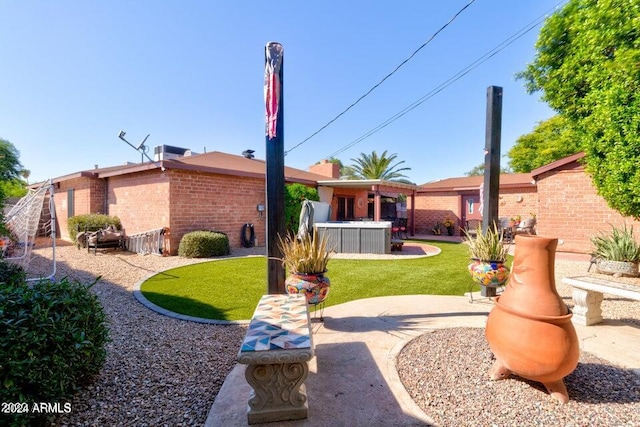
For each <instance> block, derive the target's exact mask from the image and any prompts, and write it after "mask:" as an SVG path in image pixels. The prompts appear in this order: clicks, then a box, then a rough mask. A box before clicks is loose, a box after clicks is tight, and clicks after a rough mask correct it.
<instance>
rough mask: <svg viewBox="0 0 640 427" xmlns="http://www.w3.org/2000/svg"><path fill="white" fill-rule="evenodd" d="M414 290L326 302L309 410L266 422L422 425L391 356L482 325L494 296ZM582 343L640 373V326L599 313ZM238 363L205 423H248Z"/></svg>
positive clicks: (317, 331) (317, 328)
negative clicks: (434, 334) (449, 331)
mask: <svg viewBox="0 0 640 427" xmlns="http://www.w3.org/2000/svg"><path fill="white" fill-rule="evenodd" d="M479 298H480V296H479V294H476V295H475V296H474V302H473V303H470V302H469V298H468V296H467V297H455V296H432V295H417V296H416V295H412V296H396V297H382V298H371V299H365V300H358V301H352V302H349V303H345V304H341V305H338V306H332V307H328V308H326V309H325V311H324V319H325V320H324V323H320V322H317V321H314V322H312V326H313V330H314V335H313V339H314V344H315V349H316V357H315V358H314V359H313V360H312V361H311V362H310V372H309V377H308V378H307V381H306V385H307V394H308V399H309V416H308V418H307V419H305V420H299V421H287V422H276V423H269V424H264V425H265V426H272V427H276V426H323V427H324V426H330V425H345V426H346V425H349V426H370V425H375V424H376V423H379V422H380V420H385V425H386V426H411V425H416V426H417V425H428V424H429V423H431V422H432V421H431V420H430V418H429V417H428V416H427V415H426V414H425V413H424V412H422V410H421V409H420V408H419V407H418V406H417V405H416V404H415V403H414V402H413V400H412V399H411V397H410V396H409V395H408V393H407V392H406V391H405V389H404V387H403V385H402V383H401V382H400V379H399V377H398V373H397V369H396V366H395V363H396V356H397V354H398V353H399V352H400V350H401V349H402V348H403V347H404V346H405V345H406V343H408V342H409V341H411V339H413V338H414V337H416V336H418V335H421V334H424V333H427V332H429V331H430V330H434V329H439V328H452V327H473V328H483V327H484V326H485V322H486V318H487V316H488V314H489V312H490V311H491V309H492V307H493V301H492V300H489V299H479ZM576 331H577V333H578V337H579V339H580V348H581V349H582V350H584V351H587V352H589V353H592V354H594V355H596V356H598V357H601V358H603V359H605V360H608V361H610V362H611V363H613V364H616V365H618V366H620V367H624V368H631V369H634V370H636V373H638V374H639V375H640V353H639V352H638V349H640V329H639V328H637V327H633V326H631V325H629V324H626V323H623V322H619V321H612V320H605V321H604V322H603V323H600V324H598V325H595V326H589V327H584V326H578V325H576ZM244 370H245V366H244V365H236V367H235V368H234V369H233V370H232V371H231V373H230V374H229V375H228V377H227V379H226V380H225V383H224V385H223V386H222V389H221V390H220V392H219V393H218V395H217V397H216V400H215V402H214V404H213V406H212V408H211V411H210V413H209V417H208V418H207V422H206V426H209V427H213V426H225V427H228V426H246V425H247V418H246V417H247V415H246V411H247V400H248V397H249V394H250V392H251V388H250V387H249V385H248V384H247V381H246V380H245V378H244Z"/></svg>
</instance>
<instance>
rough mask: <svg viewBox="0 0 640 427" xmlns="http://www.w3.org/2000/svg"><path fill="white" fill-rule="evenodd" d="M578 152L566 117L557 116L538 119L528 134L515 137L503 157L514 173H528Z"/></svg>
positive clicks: (577, 140) (577, 146)
mask: <svg viewBox="0 0 640 427" xmlns="http://www.w3.org/2000/svg"><path fill="white" fill-rule="evenodd" d="M579 151H582V147H581V145H580V138H579V137H578V134H577V133H576V132H575V131H574V130H573V129H572V128H571V125H570V122H569V121H568V120H567V119H565V118H564V117H562V116H560V115H557V116H554V117H551V118H550V119H548V120H545V121H542V122H539V123H538V125H537V126H536V127H535V128H534V129H533V131H532V132H531V133H528V134H526V135H522V136H521V137H520V138H518V139H517V140H516V143H515V144H514V145H513V147H511V149H510V150H509V152H508V153H507V157H509V166H510V167H511V169H512V170H513V171H514V172H531V171H532V170H534V169H535V168H539V167H540V166H544V165H546V164H549V163H551V162H555V161H556V160H559V159H562V158H563V157H567V156H570V155H572V154H575V153H577V152H579Z"/></svg>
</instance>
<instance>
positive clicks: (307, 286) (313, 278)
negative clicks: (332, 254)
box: [284, 271, 331, 305]
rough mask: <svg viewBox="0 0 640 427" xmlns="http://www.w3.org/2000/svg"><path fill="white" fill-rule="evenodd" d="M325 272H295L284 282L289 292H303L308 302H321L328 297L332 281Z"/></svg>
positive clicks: (290, 293)
mask: <svg viewBox="0 0 640 427" xmlns="http://www.w3.org/2000/svg"><path fill="white" fill-rule="evenodd" d="M325 273H326V271H325V272H323V273H310V274H302V273H293V274H291V275H290V276H289V277H287V280H286V281H285V282H284V284H285V286H286V288H287V293H288V294H289V295H292V294H303V295H304V296H305V297H306V299H307V303H308V304H314V305H315V304H320V303H321V302H322V301H324V300H325V299H326V298H327V295H328V294H329V287H330V286H331V281H330V280H329V278H328V277H327V276H325Z"/></svg>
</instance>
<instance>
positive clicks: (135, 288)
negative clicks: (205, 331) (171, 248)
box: [133, 267, 249, 325]
mask: <svg viewBox="0 0 640 427" xmlns="http://www.w3.org/2000/svg"><path fill="white" fill-rule="evenodd" d="M172 268H173V267H172ZM166 270H171V268H167V269H165V270H162V271H157V272H154V273H151V274H149V275H148V276H146V277H144V278H143V279H142V280H140V281H138V282H136V284H135V285H133V296H134V298H135V299H137V300H138V302H139V303H140V304H142V305H144V306H145V307H147V308H148V309H149V310H151V311H155V312H156V313H158V314H162V315H163V316H167V317H171V318H174V319H179V320H186V321H187V322H196V323H205V324H209V325H247V324H249V320H217V319H205V318H203V317H195V316H188V315H186V314H180V313H176V312H174V311H171V310H167V309H166V308H163V307H160V306H159V305H155V304H154V303H152V302H151V301H149V300H148V299H147V298H146V297H145V296H144V294H143V293H142V291H141V290H140V287H141V286H142V284H143V283H144V282H145V281H147V279H149V278H151V277H153V276H155V275H156V274H159V273H162V272H163V271H166Z"/></svg>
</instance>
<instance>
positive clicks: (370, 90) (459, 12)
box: [284, 0, 475, 155]
mask: <svg viewBox="0 0 640 427" xmlns="http://www.w3.org/2000/svg"><path fill="white" fill-rule="evenodd" d="M474 1H475V0H471V1H469V3H467V4H466V5H465V6H464V7H463V8H462V9H460V10H459V11H458V12H457V13H456V14H455V15H453V17H452V18H451V19H449V21H448V22H447V23H446V24H444V25H443V26H442V27H440V28H439V29H438V31H436V32H435V33H433V35H432V36H431V37H429V39H428V40H427V41H426V42H424V43H423V44H422V45H421V46H420V47H419V48H417V49H416V50H414V51H413V53H412V54H411V55H409V57H408V58H407V59H405V60H404V61H402V62H401V63H400V65H398V66H397V67H396V68H395V69H394V70H393V71H392V72H390V73H389V74H387V75H386V76H384V78H383V79H382V80H380V81H379V82H378V83H376V84H375V85H374V86H373V87H372V88H371V89H369V90H368V91H367V92H366V93H365V94H364V95H362V96H361V97H360V98H358V99H357V100H356V101H355V102H353V103H352V104H351V105H349V106H348V107H347V108H346V109H344V110H343V111H342V112H341V113H340V114H338V115H337V116H335V117H334V118H333V119H331V120H329V121H328V122H327V123H326V124H325V125H324V126H322V127H321V128H320V129H318V130H317V131H315V132H314V133H312V134H311V135H309V136H308V137H307V138H305V139H304V140H302V141H301V142H299V143H298V144H296V145H294V146H293V147H291V148H290V149H288V150H287V151H285V152H284V154H285V155H286V154H287V153H289V152H290V151H293V150H295V149H296V148H298V147H299V146H301V145H302V144H304V143H305V142H307V141H308V140H310V139H311V138H313V137H314V136H316V135H317V134H319V133H320V132H322V131H323V130H324V129H326V128H327V127H328V126H329V125H330V124H331V123H333V122H335V121H336V120H338V119H339V118H340V117H341V116H342V115H343V114H344V113H346V112H347V111H349V110H350V109H351V108H353V107H354V106H355V105H356V104H358V103H359V102H360V101H362V100H363V99H364V98H366V97H367V96H368V95H369V94H370V93H371V92H373V91H374V90H376V89H377V88H378V86H380V85H381V84H382V83H384V81H385V80H387V79H388V78H389V77H391V76H392V75H394V74H395V73H396V71H398V70H399V69H400V67H402V66H403V65H404V64H406V63H407V62H409V61H410V60H411V59H412V58H413V57H414V56H416V54H417V53H418V52H419V51H420V50H422V48H424V47H425V46H426V45H428V44H429V43H430V42H431V41H432V40H433V39H435V38H436V36H437V35H438V34H440V33H441V32H442V31H443V30H444V29H445V28H447V27H448V26H449V25H450V24H451V23H452V22H453V21H454V20H455V19H456V18H457V17H458V15H460V14H461V13H462V12H464V10H465V9H466V8H468V7H469V6H471V3H473V2H474Z"/></svg>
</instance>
